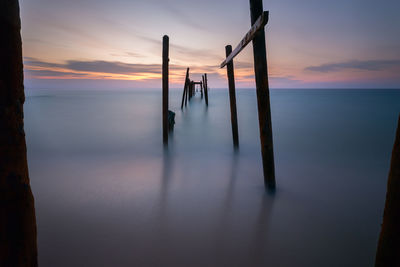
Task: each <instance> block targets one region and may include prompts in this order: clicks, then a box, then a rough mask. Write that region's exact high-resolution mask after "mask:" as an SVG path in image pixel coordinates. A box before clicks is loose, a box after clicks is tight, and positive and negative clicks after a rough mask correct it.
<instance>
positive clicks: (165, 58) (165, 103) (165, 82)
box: [162, 35, 169, 145]
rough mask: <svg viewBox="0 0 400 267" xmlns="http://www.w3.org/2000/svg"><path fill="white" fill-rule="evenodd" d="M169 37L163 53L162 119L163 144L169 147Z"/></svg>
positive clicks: (164, 44)
mask: <svg viewBox="0 0 400 267" xmlns="http://www.w3.org/2000/svg"><path fill="white" fill-rule="evenodd" d="M168 54H169V37H168V36H167V35H164V37H163V51H162V58H163V59H162V119H163V143H164V145H168V61H169V55H168Z"/></svg>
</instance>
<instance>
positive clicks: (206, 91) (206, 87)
mask: <svg viewBox="0 0 400 267" xmlns="http://www.w3.org/2000/svg"><path fill="white" fill-rule="evenodd" d="M204 82H205V85H204V96H205V100H206V105H207V106H208V83H207V73H205V74H204Z"/></svg>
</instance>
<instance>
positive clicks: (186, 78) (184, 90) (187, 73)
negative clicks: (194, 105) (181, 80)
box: [181, 68, 189, 109]
mask: <svg viewBox="0 0 400 267" xmlns="http://www.w3.org/2000/svg"><path fill="white" fill-rule="evenodd" d="M188 77H189V68H187V69H186V77H185V85H184V86H183V94H182V104H181V109H183V101H184V100H185V94H186V86H187V80H188Z"/></svg>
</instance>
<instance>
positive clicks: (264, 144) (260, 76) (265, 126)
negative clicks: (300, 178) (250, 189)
mask: <svg viewBox="0 0 400 267" xmlns="http://www.w3.org/2000/svg"><path fill="white" fill-rule="evenodd" d="M250 14H251V24H252V25H253V24H254V23H255V22H256V20H257V19H258V18H259V17H260V16H261V15H262V14H263V2H262V0H250ZM253 56H254V72H255V78H256V88H257V105H258V121H259V127H260V141H261V154H262V161H263V171H264V182H265V185H266V186H267V187H268V188H269V189H272V190H273V189H275V166H274V150H273V141H272V123H271V106H270V100H269V85H268V69H267V53H266V45H265V32H264V29H262V30H259V31H257V32H256V34H255V35H254V38H253Z"/></svg>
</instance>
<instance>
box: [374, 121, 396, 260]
mask: <svg viewBox="0 0 400 267" xmlns="http://www.w3.org/2000/svg"><path fill="white" fill-rule="evenodd" d="M375 266H376V267H389V266H400V116H399V120H398V124H397V131H396V139H395V142H394V146H393V151H392V160H391V163H390V172H389V179H388V184H387V192H386V203H385V211H384V214H383V224H382V229H381V234H380V237H379V243H378V249H377V252H376V259H375Z"/></svg>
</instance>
